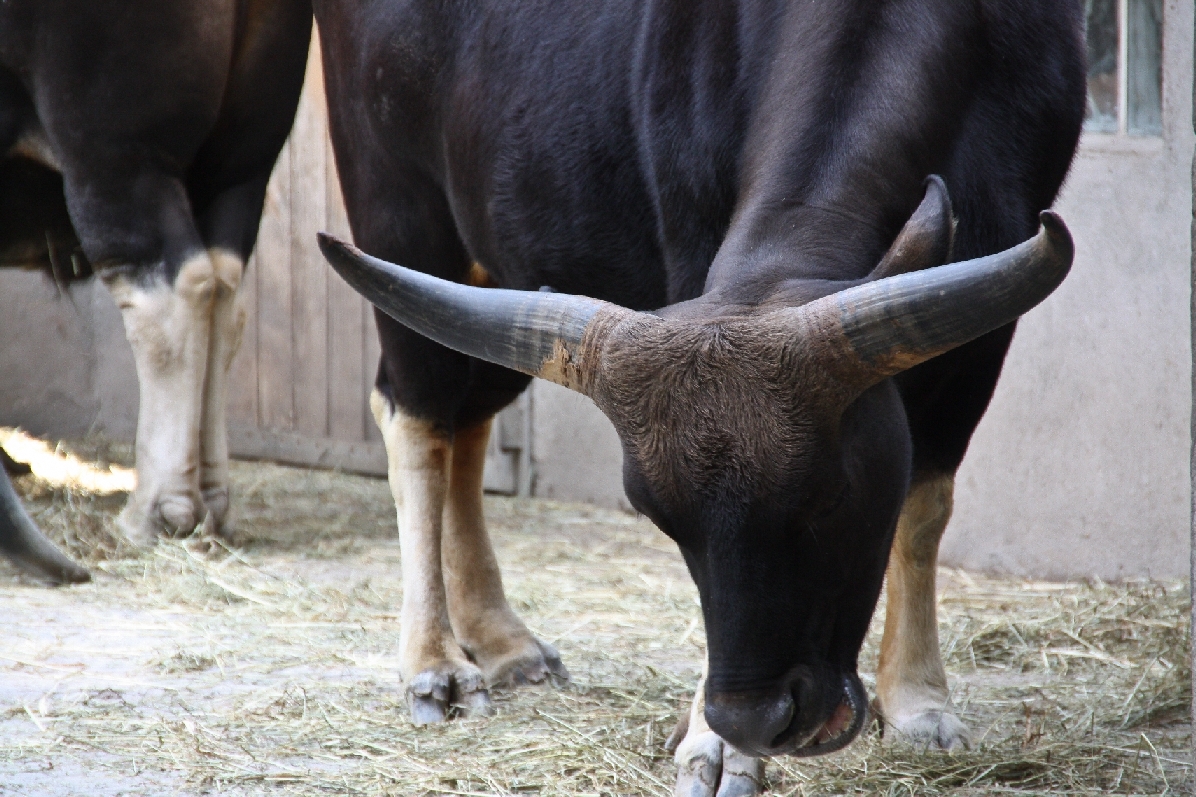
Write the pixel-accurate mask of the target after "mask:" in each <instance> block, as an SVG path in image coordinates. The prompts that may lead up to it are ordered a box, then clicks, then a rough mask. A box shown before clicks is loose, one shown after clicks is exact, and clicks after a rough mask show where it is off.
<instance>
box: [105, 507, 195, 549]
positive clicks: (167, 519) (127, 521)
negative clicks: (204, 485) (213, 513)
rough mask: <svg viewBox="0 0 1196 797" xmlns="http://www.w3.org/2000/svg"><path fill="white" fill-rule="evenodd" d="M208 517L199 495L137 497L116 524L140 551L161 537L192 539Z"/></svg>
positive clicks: (123, 511)
mask: <svg viewBox="0 0 1196 797" xmlns="http://www.w3.org/2000/svg"><path fill="white" fill-rule="evenodd" d="M147 507H148V508H147ZM206 516H207V512H206V511H205V510H204V507H203V502H202V501H200V500H198V496H196V497H195V498H192V497H191V496H188V495H182V494H173V495H163V496H159V497H158V498H156V499H154V500H150V501H145V500H143V499H140V498H139V497H138V496H137V495H136V494H133V495H132V496H130V497H129V503H127V504H126V505H125V508H124V509H123V510H122V511H121V513H120V516H119V517H117V519H116V522H117V526H118V527H119V528H120V530H121V532H122V533H123V534H124V535H125V537H126V538H127V539H128V540H129V542H131V543H132V544H133V545H135V546H136V547H138V548H149V547H151V546H152V545H153V544H154V543H155V542H156V541H157V539H158V537H160V536H166V537H186V536H189V535H190V534H192V533H193V532H194V531H195V530H196V528H197V527H199V526H200V524H201V523H203V521H204V519H205V517H206Z"/></svg>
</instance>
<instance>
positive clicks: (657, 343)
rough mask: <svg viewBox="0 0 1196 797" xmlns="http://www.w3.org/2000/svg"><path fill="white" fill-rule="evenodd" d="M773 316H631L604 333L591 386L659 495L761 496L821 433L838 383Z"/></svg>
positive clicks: (793, 471)
mask: <svg viewBox="0 0 1196 797" xmlns="http://www.w3.org/2000/svg"><path fill="white" fill-rule="evenodd" d="M784 316H785V314H784V313H776V314H770V315H766V316H759V315H756V316H754V317H752V318H751V319H748V318H742V319H738V318H737V319H729V320H724V321H720V322H716V323H670V322H667V321H661V320H659V319H652V320H647V319H635V320H633V321H630V322H624V323H620V324H619V325H618V326H617V327H616V328H615V329H613V330H611V331H610V334H608V335H607V336H606V337H605V340H604V341H603V345H602V350H601V353H600V356H599V358H598V360H599V361H600V362H601V363H602V365H601V368H600V369H599V373H598V374H597V375H596V376H597V378H596V379H595V380H594V386H593V392H592V396H593V398H594V401H595V402H596V403H597V404H598V406H599V407H600V408H601V409H602V410H603V411H604V412H605V413H606V415H607V416H608V417H609V418H611V420H612V422H613V423H614V425H615V428H616V429H617V431H618V432H619V436H620V437H621V438H622V440H623V443H624V445H625V446H626V447H627V449H628V453H629V454H630V455H631V456H632V457H634V458H635V461H636V463H637V464H638V466H639V467H640V468H641V470H642V471H643V473H644V475H645V477H647V479H648V480H649V482H650V483H651V485H652V487H653V489H654V490H655V491H656V493H657V495H658V497H659V498H661V499H664V500H667V501H670V502H672V501H681V500H684V499H685V498H686V497H692V496H693V495H694V493H695V492H697V493H698V494H700V495H707V496H709V497H718V498H727V497H731V496H729V495H728V492H730V493H731V494H732V495H734V497H736V498H738V499H739V500H741V501H743V500H747V501H750V500H753V499H757V498H762V497H764V496H767V495H770V494H773V493H775V492H776V491H777V490H778V489H780V488H781V487H782V486H783V485H784V484H786V483H787V482H788V483H791V481H792V479H793V477H794V476H797V475H800V474H801V473H802V471H808V470H809V469H810V468H811V467H812V465H813V459H814V457H815V456H816V452H817V451H818V450H820V449H823V448H825V447H826V445H827V444H828V443H830V442H832V440H833V438H834V435H835V433H836V425H837V424H836V421H837V418H838V415H839V411H840V409H841V407H842V404H841V402H840V396H839V395H838V394H839V393H840V389H839V386H838V385H836V384H835V383H834V382H835V380H834V379H833V378H832V377H831V375H830V374H829V373H828V372H827V371H826V369H824V368H821V367H819V365H818V364H817V363H816V362H815V360H814V358H813V357H812V356H811V352H810V349H809V346H808V345H806V344H805V343H803V341H802V340H801V339H800V338H799V337H798V336H797V335H796V334H795V331H794V330H793V328H792V321H791V318H790V319H788V320H789V323H788V324H786V323H785V321H786V320H787V319H786V318H785V317H784Z"/></svg>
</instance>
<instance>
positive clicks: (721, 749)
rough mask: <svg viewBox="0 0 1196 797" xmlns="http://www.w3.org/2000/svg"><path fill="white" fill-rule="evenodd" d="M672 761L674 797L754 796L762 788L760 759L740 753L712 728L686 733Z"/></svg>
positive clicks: (761, 763)
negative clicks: (674, 775)
mask: <svg viewBox="0 0 1196 797" xmlns="http://www.w3.org/2000/svg"><path fill="white" fill-rule="evenodd" d="M674 760H675V761H676V762H677V785H676V786H675V787H674V788H673V795H674V797H755V795H757V794H759V793H760V792H761V791H762V790H763V783H764V759H762V758H753V757H752V756H749V755H744V754H743V753H741V752H739V751H738V750H736V749H735V748H734V747H732V746H731V745H729V744H727V743H726V742H724V741H723V740H722V739H720V738H719V736H718V734H717V733H715V732H714V731H704V732H702V733H695V734H691V735H689V736H687V737H686V738H685V739H684V740H683V741H682V742H681V743H680V744H679V745H677V752H676V754H675V756H674Z"/></svg>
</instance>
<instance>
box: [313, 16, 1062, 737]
mask: <svg viewBox="0 0 1196 797" xmlns="http://www.w3.org/2000/svg"><path fill="white" fill-rule="evenodd" d="M315 10H316V17H317V21H318V22H319V25H320V31H321V36H322V41H323V44H324V48H325V51H324V52H325V57H324V64H325V74H326V83H327V90H328V97H329V104H330V114H331V117H330V121H331V131H332V137H333V143H334V146H335V149H336V155H337V165H338V168H339V173H340V176H341V180H342V186H343V189H344V195H345V200H346V203H347V206H348V211H349V219H350V222H351V225H352V229H353V234H354V238H355V240H356V243H357V244H358V246H360V247H361V248H362V249H363V250H365V251H366V252H368V253H370V254H372V255H375V256H378V257H381V258H385V259H387V260H390V261H394V262H396V263H399V264H402V265H404V266H408V267H411V268H414V269H417V270H420V271H424V272H427V273H429V274H433V275H436V276H439V277H442V278H445V279H450V280H456V281H459V282H460V281H464V280H465V279H466V275H467V272H468V270H469V268H470V264H471V262H473V261H477V262H479V263H480V264H481V265H483V266H484V267H485V269H486V270H487V271H488V272H489V274H490V275H491V276H492V278H493V280H494V282H496V283H497V284H498V285H499V286H502V287H507V288H517V289H525V290H536V289H537V288H539V287H540V286H543V285H548V286H551V287H552V288H553V289H554V290H556V291H560V292H563V293H573V294H584V295H587V296H593V297H597V298H601V299H605V300H608V301H611V302H614V303H617V304H621V305H623V306H625V307H629V308H635V309H644V310H653V309H656V308H662V309H659V310H658V312H659V314H660V315H662V316H665V317H666V318H670V319H684V320H689V321H693V322H695V323H696V324H698V325H699V326H700V327H702V329H704V330H705V332H703V333H702V334H698V333H695V336H694V340H692V341H690V342H689V343H687V344H686V345H687V346H689V348H684V347H682V348H671V347H674V344H677V345H680V344H678V342H677V341H675V340H661V341H654V342H653V343H652V347H656V348H652V347H650V346H649V345H648V343H647V342H638V343H637V342H635V341H630V342H627V345H626V347H625V349H623V350H612V351H608V352H607V355H609V356H608V357H607V359H610V360H612V361H613V360H616V359H617V360H619V362H620V366H619V367H620V368H621V369H623V370H620V371H619V378H620V379H621V380H622V381H621V383H620V384H619V385H617V386H616V387H615V388H612V391H610V392H609V393H608V394H604V395H601V396H595V400H596V401H598V403H599V406H600V407H602V408H603V410H604V411H605V412H606V413H607V415H608V416H609V417H611V419H612V421H613V422H614V423H615V426H616V429H617V430H618V431H619V433H620V436H621V438H622V440H623V443H624V454H625V457H624V463H625V464H624V468H625V478H624V481H625V485H626V489H627V494H628V496H629V498H630V499H631V501H632V503H633V504H634V505H635V506H636V508H637V509H639V510H640V511H641V512H643V513H644V514H646V515H648V516H649V517H650V518H652V520H653V521H654V522H656V524H657V525H658V526H659V527H660V528H661V529H662V530H664V531H665V532H666V533H667V534H669V535H670V536H672V537H673V538H674V539H675V540H676V541H677V543H678V544H679V546H680V547H681V551H682V553H683V554H684V556H685V559H686V561H687V563H688V564H689V568H690V571H691V573H692V574H693V576H694V580H695V581H696V583H697V585H698V588H699V591H700V593H701V597H702V608H703V613H704V616H705V620H706V628H707V633H708V640H709V651H708V652H709V659H710V673H709V679H708V685H707V698H708V708H707V717H708V719H710V720H711V724H712V726H713V727H714V730H716V731H718V732H719V733H720V734H721V735H723V736H724V738H729V739H731V740H732V741H734V743H735V744H736V746H738V747H740V748H741V749H744V750H747V751H749V752H754V753H758V754H766V753H775V752H794V749H793V748H794V746H795V745H796V744H797V743H798V740H800V739H803V738H808V736H809V731H810V729H812V728H813V729H816V728H817V727H819V725H820V724H821V723H823V722H825V721H826V719H827V717H828V716H829V714H830V712H831V711H832V710H833V709H834V707H835V706H836V705H838V703H839V702H840V701H841V700H842V695H843V691H844V689H845V688H846V689H847V690H848V692H849V693H851V694H852V695H855V693H856V692H858V679H857V680H854V681H853V680H852V679H855V670H856V658H857V655H858V652H859V648H860V645H861V642H862V639H863V635H864V633H865V630H866V628H867V625H868V622H869V618H870V616H871V613H872V611H873V609H874V607H875V603H876V599H877V595H878V593H879V590H880V586H881V581H882V577H883V573H884V568H885V563H886V558H887V555H888V548H889V544H890V541H891V537H892V533H893V529H894V524H895V522H896V518H897V514H898V511H899V509H900V506H901V503H902V500H903V498H904V495H905V492H906V489H907V485H908V483H909V481H910V479H911V478H926V477H930V476H934V475H943V474H951V473H953V472H954V471H955V469H956V468H957V467H958V465H959V463H960V461H961V459H962V457H963V454H964V451H965V449H966V447H967V443H968V440H969V438H970V437H971V434H972V432H973V430H974V429H975V426H976V424H977V423H978V421H979V419H980V416H981V415H982V414H983V412H984V409H985V407H986V406H987V404H988V401H989V399H990V397H991V395H992V392H993V388H994V386H995V383H996V379H997V376H998V374H999V371H1000V368H1001V363H1002V360H1003V358H1004V354H1005V351H1006V349H1007V347H1008V344H1009V340H1010V336H1011V335H1012V325H1010V326H1008V327H1005V328H1003V329H999V330H997V331H995V332H992V333H990V334H988V335H986V336H984V337H982V338H980V339H977V340H975V341H974V342H972V343H969V344H967V345H964V346H961V347H960V348H958V349H956V350H954V351H952V352H951V353H949V354H947V355H945V356H942V357H940V358H937V359H935V360H931V361H929V362H927V363H925V364H923V365H921V366H918V367H915V368H913V369H912V370H910V371H907V372H905V373H903V374H901V375H900V376H898V377H897V378H895V379H893V380H886V381H884V382H882V383H881V384H879V385H877V386H875V387H873V388H872V389H870V390H868V391H866V392H865V393H863V395H861V396H859V397H858V399H856V400H855V401H854V403H852V404H851V405H850V406H848V407H846V409H843V408H842V407H834V406H830V405H817V402H815V401H814V400H813V399H810V400H808V401H807V400H806V399H805V398H804V391H805V389H806V387H812V386H809V385H806V386H803V385H802V384H796V385H794V384H791V383H789V382H786V378H785V375H784V374H781V375H779V376H776V378H775V379H774V378H773V375H770V376H769V377H768V380H764V379H763V377H760V380H761V381H752V380H753V379H756V378H757V376H758V375H760V374H762V373H764V372H765V371H768V369H769V367H770V361H767V358H761V359H759V362H758V363H757V362H756V361H755V360H753V358H760V350H759V349H753V348H752V345H747V344H744V343H743V340H745V339H746V338H736V337H735V336H734V335H732V334H730V330H731V329H732V327H734V326H735V324H737V323H739V322H740V321H741V320H742V319H743V318H745V317H746V316H750V315H751V314H752V313H753V312H755V311H756V310H758V309H760V308H767V307H779V306H784V305H796V304H802V303H804V302H808V301H810V300H812V299H815V298H818V297H821V296H825V295H827V294H829V293H831V292H833V291H836V290H838V289H840V288H842V287H844V286H845V285H849V284H854V283H855V282H858V281H859V280H862V279H864V278H865V277H867V275H868V274H869V272H871V271H872V270H873V269H874V268H875V267H876V266H877V264H878V262H880V261H881V259H882V256H884V254H885V252H886V250H887V249H888V247H889V246H890V244H891V243H892V242H893V240H894V238H895V236H896V235H897V234H898V232H899V230H900V229H901V227H902V225H903V224H904V223H905V222H906V220H907V219H908V218H909V217H910V214H911V213H912V212H913V211H914V209H915V207H916V206H917V205H918V203H919V201H920V200H921V199H922V196H923V191H924V180H925V179H926V177H927V176H928V175H931V174H939V175H941V176H942V178H943V180H944V181H945V183H946V186H947V188H948V189H949V192H950V196H951V198H952V199H953V200H954V213H955V216H956V219H957V222H958V224H957V228H956V230H955V234H954V242H953V244H954V249H953V258H954V259H955V260H964V259H970V258H975V257H979V256H981V255H986V254H991V253H994V252H998V251H1001V250H1004V249H1007V248H1009V247H1011V246H1013V245H1015V244H1017V243H1019V242H1021V241H1023V240H1025V239H1027V238H1029V237H1030V236H1031V235H1032V234H1033V233H1034V231H1035V229H1036V228H1037V217H1038V213H1039V211H1041V210H1043V209H1045V208H1047V207H1049V206H1050V205H1051V203H1052V202H1053V201H1054V198H1055V195H1056V192H1057V191H1058V189H1059V186H1060V184H1061V182H1062V180H1063V178H1064V175H1065V174H1066V172H1067V169H1068V167H1069V164H1070V162H1071V158H1072V155H1073V152H1074V150H1075V146H1076V143H1077V140H1078V137H1079V132H1080V124H1081V119H1082V115H1083V110H1084V98H1085V82H1084V53H1083V42H1082V18H1081V12H1082V3H1080V2H1079V0H1001V1H1000V2H998V1H997V0H979V2H971V3H957V2H944V0H818V1H817V2H809V0H643V1H640V0H526V2H519V3H509V2H495V1H494V0H477V1H476V2H468V3H464V2H462V3H456V2H442V1H441V0H399V1H391V2H381V1H380V0H316V2H315ZM377 317H378V326H379V331H380V334H381V342H382V351H383V356H382V362H381V366H380V371H379V376H378V387H379V389H380V390H381V391H382V393H383V395H385V396H387V397H388V398H389V399H390V400H391V401H393V402H394V403H395V404H396V405H397V406H399V407H400V408H402V409H403V410H404V411H405V412H406V413H408V414H412V415H415V416H419V417H422V418H426V419H430V420H433V421H435V422H436V423H438V424H439V425H440V426H441V427H443V428H444V429H446V430H452V429H453V428H463V427H468V426H470V425H473V424H475V423H477V422H478V421H479V420H480V419H482V418H485V417H488V416H489V415H491V414H493V413H494V412H495V411H497V410H498V409H499V408H501V407H502V406H503V405H504V404H505V403H507V402H509V401H510V400H511V399H512V398H514V397H515V396H516V395H517V394H518V392H519V391H520V390H521V389H523V387H524V386H525V385H526V383H527V377H524V376H520V375H518V374H514V373H512V372H509V371H505V370H503V369H501V368H499V367H497V366H493V365H490V364H487V363H483V362H480V361H477V360H473V359H471V358H469V357H467V356H465V355H463V354H460V353H457V352H454V351H450V350H448V349H446V348H443V347H442V346H440V345H438V344H435V343H433V342H431V341H428V340H426V339H424V338H422V337H420V336H419V335H417V334H416V333H414V332H411V331H410V330H408V329H407V328H405V327H404V326H402V325H401V324H399V323H398V322H396V321H394V320H392V319H391V318H389V317H388V316H386V315H384V314H381V313H379V314H378V316H377ZM737 347H738V348H737ZM778 350H779V349H778ZM720 358H721V359H720ZM717 362H722V363H723V365H722V366H718V367H708V366H709V365H710V364H711V363H717ZM606 364H607V363H606V360H604V367H605V366H606ZM771 364H775V361H771ZM666 388H667V389H666ZM815 392H817V391H811V395H812V394H813V393H815ZM707 399H709V400H707ZM811 402H813V403H811ZM845 683H846V684H848V686H847V687H845V686H844V684H845ZM778 695H781V696H783V697H784V699H785V700H786V701H791V703H790V704H791V705H792V704H796V709H795V710H794V714H793V716H792V718H790V717H788V716H785V717H779V718H776V717H771V718H770V717H764V716H763V714H764V713H767V712H766V711H765V710H764V709H765V708H767V707H768V706H769V705H772V704H773V703H775V702H776V701H775V700H774V698H777V696H778ZM777 699H779V698H777ZM853 699H854V698H853ZM744 706H747V707H748V708H746V709H744V708H743V707H744ZM761 706H762V707H764V708H761V709H760V710H759V711H757V708H758V707H761ZM720 712H721V713H720ZM753 712H755V714H753ZM756 715H759V716H756ZM736 717H738V718H743V717H747V718H748V721H749V722H750V723H752V724H755V725H756V726H757V727H755V728H753V729H752V730H751V731H750V732H749V731H744V732H742V733H740V732H739V731H737V730H736V729H735V728H734V727H733V726H734V725H735V722H736V719H735V718H736Z"/></svg>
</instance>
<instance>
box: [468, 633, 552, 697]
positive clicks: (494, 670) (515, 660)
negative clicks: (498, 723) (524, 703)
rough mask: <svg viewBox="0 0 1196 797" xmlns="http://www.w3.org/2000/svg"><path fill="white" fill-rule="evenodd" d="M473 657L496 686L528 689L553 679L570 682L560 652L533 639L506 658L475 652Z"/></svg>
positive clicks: (513, 648)
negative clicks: (529, 685)
mask: <svg viewBox="0 0 1196 797" xmlns="http://www.w3.org/2000/svg"><path fill="white" fill-rule="evenodd" d="M470 653H471V654H472V655H473V656H474V658H475V660H476V661H477V662H478V664H479V666H480V667H481V668H482V671H483V672H485V673H486V680H487V682H488V683H490V684H491V685H492V686H500V687H511V686H527V685H528V684H539V683H543V682H544V681H546V680H548V679H549V677H552V678H555V679H557V680H560V681H568V680H569V670H567V669H566V668H565V664H564V662H562V661H561V654H560V653H558V652H557V649H556V648H554V647H553V646H552V645H550V644H548V643H547V642H541V641H540V640H538V639H536V638H535V637H533V636H531V635H528V637H527V639H526V640H524V641H522V643H521V644H518V645H516V646H512V649H508V650H507V651H505V655H498V656H487V655H485V654H484V653H480V652H478V651H473V650H471V651H470Z"/></svg>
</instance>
